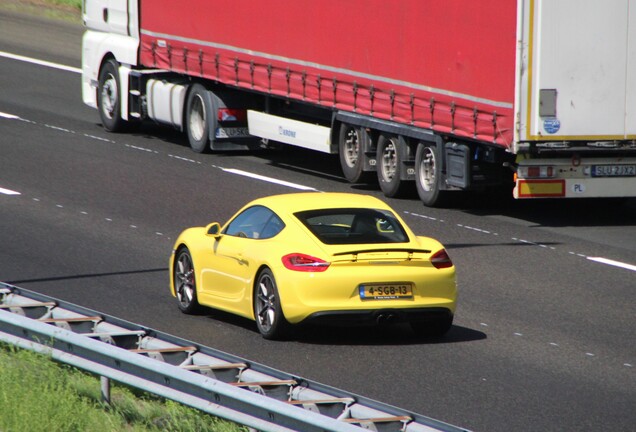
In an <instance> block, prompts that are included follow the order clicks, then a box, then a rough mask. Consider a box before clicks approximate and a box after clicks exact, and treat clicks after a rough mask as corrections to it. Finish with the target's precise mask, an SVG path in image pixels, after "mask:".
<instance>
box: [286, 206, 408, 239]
mask: <svg viewBox="0 0 636 432" xmlns="http://www.w3.org/2000/svg"><path fill="white" fill-rule="evenodd" d="M294 215H295V216H296V217H297V218H298V219H299V220H300V221H301V222H302V223H303V224H304V225H305V226H306V227H307V228H308V229H309V230H310V231H311V232H312V233H313V234H314V235H315V236H316V237H317V238H318V239H319V240H320V241H321V242H323V243H325V244H330V245H335V244H365V243H405V242H408V241H409V238H408V235H407V234H406V232H405V231H404V228H403V227H402V225H401V224H400V223H399V222H398V220H397V219H396V218H395V216H393V214H392V213H391V212H389V211H385V210H376V209H366V208H350V209H342V208H338V209H321V210H308V211H303V212H298V213H295V214H294Z"/></svg>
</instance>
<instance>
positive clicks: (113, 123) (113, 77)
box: [97, 59, 126, 132]
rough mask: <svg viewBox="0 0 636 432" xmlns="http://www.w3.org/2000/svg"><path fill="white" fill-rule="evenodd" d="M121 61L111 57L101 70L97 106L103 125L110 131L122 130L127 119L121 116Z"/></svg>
mask: <svg viewBox="0 0 636 432" xmlns="http://www.w3.org/2000/svg"><path fill="white" fill-rule="evenodd" d="M119 91H120V85H119V63H117V61H116V60H115V59H110V60H108V61H106V63H104V66H103V67H102V69H101V70H100V71H99V84H98V88H97V106H98V107H99V117H100V118H101V120H102V126H104V129H106V130H107V131H109V132H121V131H122V130H123V129H124V127H125V125H126V121H125V120H124V119H122V118H121V101H120V94H119Z"/></svg>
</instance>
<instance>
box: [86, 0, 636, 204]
mask: <svg viewBox="0 0 636 432" xmlns="http://www.w3.org/2000/svg"><path fill="white" fill-rule="evenodd" d="M82 8H83V10H82V16H83V20H84V25H85V27H86V31H85V33H84V36H83V41H82V97H83V101H84V103H86V104H87V105H89V106H91V107H94V108H96V109H97V110H98V111H99V115H100V119H101V123H102V125H103V127H104V128H105V129H106V130H107V131H111V132H121V131H125V130H128V129H129V128H130V127H131V126H134V125H135V124H138V123H140V122H147V123H149V122H155V123H158V124H167V125H171V126H173V127H174V128H177V129H178V130H180V131H183V133H184V134H185V135H187V140H188V142H189V144H190V146H191V148H192V150H194V151H195V152H208V151H211V152H228V151H232V150H250V149H256V148H262V147H273V146H275V147H277V148H283V149H284V148H287V147H286V146H299V147H303V148H306V149H310V150H313V151H317V152H323V153H329V154H333V155H334V156H333V157H334V159H336V157H337V158H338V159H339V161H340V165H341V168H342V172H343V175H344V177H346V179H347V180H348V181H350V182H354V183H361V182H375V181H376V179H377V183H378V184H379V187H380V189H381V190H382V192H383V193H384V195H386V196H388V197H398V196H401V195H404V194H407V193H408V192H409V190H411V191H412V190H413V188H415V189H416V190H417V194H418V195H419V198H420V199H421V200H422V202H423V203H424V204H425V205H427V206H439V205H442V204H443V203H445V202H448V198H449V197H452V193H453V192H454V191H458V190H464V191H483V190H487V189H490V188H501V187H508V188H509V191H511V192H512V194H513V196H514V197H515V198H519V199H524V198H599V197H634V196H636V7H634V4H633V2H631V1H630V0H606V1H602V2H601V1H597V0H559V1H552V0H480V1H465V0H444V1H441V0H400V1H386V0H294V1H289V0H264V1H251V0H233V1H232V2H224V1H219V0H189V1H187V2H177V1H173V0H152V1H151V0H84V2H83V6H82Z"/></svg>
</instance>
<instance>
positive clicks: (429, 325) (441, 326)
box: [410, 315, 453, 338]
mask: <svg viewBox="0 0 636 432" xmlns="http://www.w3.org/2000/svg"><path fill="white" fill-rule="evenodd" d="M410 324H411V328H412V329H413V332H414V333H415V335H416V336H418V337H425V338H440V337H442V336H444V335H445V334H446V333H448V331H449V330H450V328H451V327H452V326H453V316H452V315H450V316H445V317H443V318H437V319H435V320H431V321H412V322H411V323H410Z"/></svg>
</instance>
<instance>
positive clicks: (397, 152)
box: [376, 135, 410, 198]
mask: <svg viewBox="0 0 636 432" xmlns="http://www.w3.org/2000/svg"><path fill="white" fill-rule="evenodd" d="M404 145H406V144H405V143H404V141H403V140H400V138H399V137H397V136H395V135H380V139H379V140H378V148H377V156H376V160H377V173H378V182H379V183H380V189H382V192H383V193H384V195H385V196H387V197H394V198H395V197H399V196H402V195H404V193H405V192H406V190H407V188H408V186H409V183H410V182H409V181H407V180H402V179H401V177H402V170H403V169H404V165H403V163H402V162H403V160H402V159H403V157H402V154H403V152H402V151H401V150H402V146H404Z"/></svg>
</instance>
